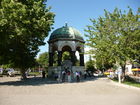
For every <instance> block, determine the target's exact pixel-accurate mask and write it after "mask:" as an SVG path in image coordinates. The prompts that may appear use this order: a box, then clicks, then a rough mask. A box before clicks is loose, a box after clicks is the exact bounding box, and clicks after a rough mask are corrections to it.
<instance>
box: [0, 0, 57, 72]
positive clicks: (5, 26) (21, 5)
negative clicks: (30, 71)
mask: <svg viewBox="0 0 140 105" xmlns="http://www.w3.org/2000/svg"><path fill="white" fill-rule="evenodd" d="M45 3H46V2H45V0H2V1H1V2H0V63H1V64H11V63H12V65H13V67H17V68H20V69H21V72H22V74H24V73H25V69H26V68H28V67H31V66H33V65H34V64H35V56H36V54H37V53H38V52H39V48H38V47H39V46H41V45H44V44H45V43H44V39H45V38H46V37H47V36H48V32H49V31H50V30H51V25H52V24H53V22H54V14H53V13H51V12H49V11H50V8H46V4H45Z"/></svg>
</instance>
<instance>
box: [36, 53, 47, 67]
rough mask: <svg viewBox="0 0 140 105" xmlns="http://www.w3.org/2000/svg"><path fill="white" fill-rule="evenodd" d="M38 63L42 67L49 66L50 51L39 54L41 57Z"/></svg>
mask: <svg viewBox="0 0 140 105" xmlns="http://www.w3.org/2000/svg"><path fill="white" fill-rule="evenodd" d="M37 62H38V64H39V65H40V66H41V67H48V65H49V54H48V52H44V53H42V54H40V55H39V58H38V59H37Z"/></svg>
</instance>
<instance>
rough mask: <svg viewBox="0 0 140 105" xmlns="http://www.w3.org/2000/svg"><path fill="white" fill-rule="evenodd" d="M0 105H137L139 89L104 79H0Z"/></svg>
mask: <svg viewBox="0 0 140 105" xmlns="http://www.w3.org/2000/svg"><path fill="white" fill-rule="evenodd" d="M0 105H140V89H134V88H127V87H122V86H119V85H116V83H113V82H112V81H110V80H108V79H107V78H94V79H90V80H88V81H81V82H80V83H76V82H74V83H56V82H49V81H47V80H42V79H41V78H38V79H33V80H29V81H28V82H27V81H26V82H20V81H19V78H18V77H14V78H13V77H1V78H0Z"/></svg>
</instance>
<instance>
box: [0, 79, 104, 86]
mask: <svg viewBox="0 0 140 105" xmlns="http://www.w3.org/2000/svg"><path fill="white" fill-rule="evenodd" d="M98 78H102V77H88V78H86V79H81V80H80V82H76V81H75V80H73V81H72V82H71V83H81V82H87V81H95V80H97V79H98ZM61 83H63V82H58V81H57V80H53V79H49V78H45V79H43V78H41V77H32V78H28V79H27V80H18V81H7V82H0V86H1V85H7V86H39V85H45V84H61ZM65 83H68V82H65Z"/></svg>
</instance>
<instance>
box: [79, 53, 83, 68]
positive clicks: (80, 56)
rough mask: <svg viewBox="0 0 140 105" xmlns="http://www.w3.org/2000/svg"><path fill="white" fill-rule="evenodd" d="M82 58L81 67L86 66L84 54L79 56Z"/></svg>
mask: <svg viewBox="0 0 140 105" xmlns="http://www.w3.org/2000/svg"><path fill="white" fill-rule="evenodd" d="M79 56H80V66H84V54H79Z"/></svg>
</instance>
